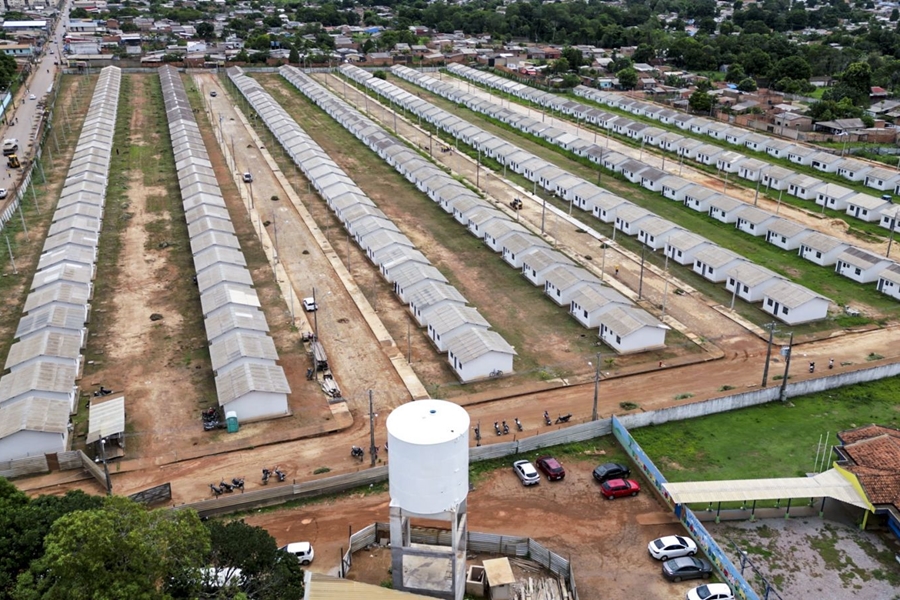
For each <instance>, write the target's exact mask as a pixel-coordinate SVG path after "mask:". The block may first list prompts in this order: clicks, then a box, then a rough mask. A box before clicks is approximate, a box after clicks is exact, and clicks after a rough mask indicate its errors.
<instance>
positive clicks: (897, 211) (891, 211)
mask: <svg viewBox="0 0 900 600" xmlns="http://www.w3.org/2000/svg"><path fill="white" fill-rule="evenodd" d="M878 224H879V225H880V226H881V227H884V228H885V229H887V230H888V231H890V230H891V229H893V230H894V231H895V232H900V204H892V205H890V206H888V207H887V208H885V209H883V210H882V211H881V219H879V221H878Z"/></svg>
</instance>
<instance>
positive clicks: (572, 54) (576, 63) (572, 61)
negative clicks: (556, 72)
mask: <svg viewBox="0 0 900 600" xmlns="http://www.w3.org/2000/svg"><path fill="white" fill-rule="evenodd" d="M560 57H561V58H565V59H566V60H567V61H569V68H568V69H566V70H567V71H568V70H570V69H571V70H575V71H577V70H578V69H579V68H580V67H581V65H583V64H584V55H582V54H581V50H579V49H578V48H573V47H571V46H566V47H565V48H563V50H562V52H561V53H560Z"/></svg>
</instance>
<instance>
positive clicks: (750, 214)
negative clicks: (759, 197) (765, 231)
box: [738, 206, 777, 225]
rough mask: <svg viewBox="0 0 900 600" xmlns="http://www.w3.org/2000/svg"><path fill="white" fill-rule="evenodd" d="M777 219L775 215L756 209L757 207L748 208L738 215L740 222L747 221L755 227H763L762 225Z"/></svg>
mask: <svg viewBox="0 0 900 600" xmlns="http://www.w3.org/2000/svg"><path fill="white" fill-rule="evenodd" d="M775 218H777V217H776V216H775V215H774V214H772V213H770V212H769V211H767V210H763V209H761V208H756V207H755V206H748V207H747V208H745V209H744V210H742V211H741V212H740V214H739V215H738V219H739V220H741V221H747V222H748V223H751V224H753V225H761V224H762V223H765V222H766V221H769V220H771V219H775Z"/></svg>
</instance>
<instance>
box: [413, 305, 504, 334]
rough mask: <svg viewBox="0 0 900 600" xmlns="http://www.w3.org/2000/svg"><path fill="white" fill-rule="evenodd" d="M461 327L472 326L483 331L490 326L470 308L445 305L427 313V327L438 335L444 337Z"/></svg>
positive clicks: (476, 311) (475, 310)
mask: <svg viewBox="0 0 900 600" xmlns="http://www.w3.org/2000/svg"><path fill="white" fill-rule="evenodd" d="M463 325H472V326H475V327H482V328H484V329H487V328H488V327H490V326H491V324H490V323H488V322H487V320H486V319H485V318H484V317H482V316H481V313H479V312H478V310H477V309H475V308H472V307H470V306H459V305H458V304H446V305H444V306H439V307H437V308H435V309H434V310H433V311H431V312H429V313H428V327H429V328H430V329H433V330H434V331H435V333H437V334H438V335H444V334H445V333H446V332H448V331H453V330H454V329H456V328H458V327H461V326H463Z"/></svg>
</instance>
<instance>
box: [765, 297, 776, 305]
mask: <svg viewBox="0 0 900 600" xmlns="http://www.w3.org/2000/svg"><path fill="white" fill-rule="evenodd" d="M773 304H775V303H774V302H772V299H771V298H766V306H772V305H773Z"/></svg>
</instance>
